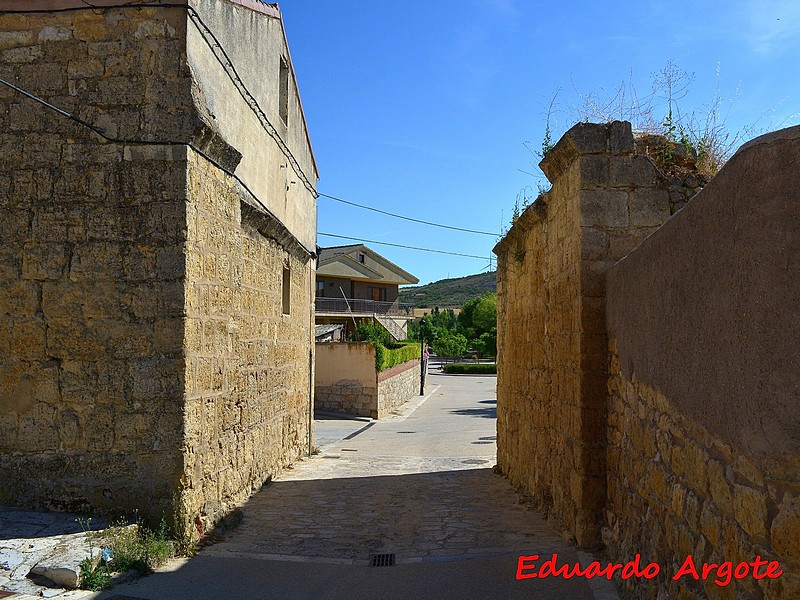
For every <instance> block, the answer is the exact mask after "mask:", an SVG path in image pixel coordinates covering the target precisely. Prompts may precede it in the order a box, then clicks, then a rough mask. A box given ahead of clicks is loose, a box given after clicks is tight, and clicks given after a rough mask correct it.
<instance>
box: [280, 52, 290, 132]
mask: <svg viewBox="0 0 800 600" xmlns="http://www.w3.org/2000/svg"><path fill="white" fill-rule="evenodd" d="M279 85H280V90H279V96H278V114H279V115H280V117H281V121H283V124H284V125H288V124H289V63H287V62H286V59H284V58H283V57H281V67H280V81H279Z"/></svg>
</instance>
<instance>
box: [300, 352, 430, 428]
mask: <svg viewBox="0 0 800 600" xmlns="http://www.w3.org/2000/svg"><path fill="white" fill-rule="evenodd" d="M419 380H420V366H419V360H411V361H408V362H405V363H403V364H401V365H397V366H394V367H392V368H391V369H387V370H385V371H381V372H380V373H378V372H376V371H375V348H374V347H373V346H372V344H370V343H367V342H351V343H346V344H317V348H316V373H315V386H314V408H316V409H321V410H329V411H334V412H342V413H347V414H351V415H358V416H362V417H371V418H373V419H383V418H385V417H386V416H388V415H389V414H390V413H391V412H392V411H393V410H396V409H397V408H398V407H400V406H401V405H402V404H403V403H405V402H406V401H408V400H409V398H411V397H412V396H414V395H416V394H417V393H419Z"/></svg>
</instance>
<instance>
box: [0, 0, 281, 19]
mask: <svg viewBox="0 0 800 600" xmlns="http://www.w3.org/2000/svg"><path fill="white" fill-rule="evenodd" d="M225 1H226V2H229V3H231V4H238V5H239V6H243V7H244V8H249V9H250V10H253V11H255V12H258V13H261V14H263V15H266V16H268V17H272V18H273V19H280V18H281V12H280V10H279V9H278V5H277V4H265V3H263V2H259V1H258V0H225ZM143 4H164V5H176V4H177V5H181V6H189V0H147V1H146V2H144V3H143ZM120 6H132V7H135V6H136V5H134V4H131V0H92V2H91V3H90V4H87V3H86V2H84V0H0V11H8V12H38V11H59V10H71V9H86V10H90V9H97V8H101V9H102V8H116V7H120Z"/></svg>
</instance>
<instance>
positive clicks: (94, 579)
mask: <svg viewBox="0 0 800 600" xmlns="http://www.w3.org/2000/svg"><path fill="white" fill-rule="evenodd" d="M90 543H94V544H96V545H97V546H99V547H100V548H99V554H100V556H99V558H100V560H99V562H97V561H95V556H96V555H95V554H94V550H93V549H92V548H91V547H90V549H89V557H88V558H86V559H85V560H84V561H83V562H81V565H80V567H81V582H80V587H81V588H82V589H85V590H92V591H98V590H102V589H104V588H105V587H107V586H108V584H109V583H110V582H111V576H112V575H113V574H114V573H124V572H125V571H129V570H130V569H135V570H137V571H139V572H140V573H148V572H150V571H152V570H153V569H156V568H158V567H160V566H161V565H163V564H164V563H165V562H167V561H168V560H169V559H170V558H173V557H174V556H179V555H184V554H188V553H189V548H188V547H187V546H185V545H182V544H180V543H179V542H176V541H175V540H173V539H172V538H171V536H170V533H169V529H168V528H167V524H166V521H165V520H163V519H162V520H161V524H160V525H159V527H158V529H156V530H152V529H150V528H148V527H146V526H145V525H142V524H140V523H137V524H134V525H126V524H122V523H121V524H117V525H112V526H111V527H109V528H108V529H106V530H105V531H101V532H97V533H95V534H93V535H92V537H91V538H90Z"/></svg>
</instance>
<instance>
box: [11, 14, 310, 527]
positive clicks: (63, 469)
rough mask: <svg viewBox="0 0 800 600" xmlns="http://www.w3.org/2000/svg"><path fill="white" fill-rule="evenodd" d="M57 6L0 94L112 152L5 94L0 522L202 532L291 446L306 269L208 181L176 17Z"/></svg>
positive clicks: (256, 208) (303, 343) (230, 151)
mask: <svg viewBox="0 0 800 600" xmlns="http://www.w3.org/2000/svg"><path fill="white" fill-rule="evenodd" d="M59 1H60V0H59ZM4 2H5V3H6V4H8V5H9V6H10V8H11V9H12V10H20V8H19V6H20V3H18V2H16V3H15V2H12V1H11V0H0V8H4V4H3V3H4ZM62 3H64V4H65V5H66V4H69V6H70V10H67V11H64V12H50V13H42V14H32V13H20V12H18V13H13V12H5V13H2V14H0V77H2V78H3V79H6V80H8V81H10V82H12V83H14V84H16V85H18V86H20V87H22V88H24V89H26V90H27V91H29V92H31V93H33V94H36V95H38V96H40V97H42V98H43V99H44V100H46V101H48V102H51V103H53V104H54V105H56V106H59V107H61V108H63V109H66V110H67V111H70V112H72V113H74V114H76V115H78V116H79V117H80V118H82V119H85V120H87V121H89V122H90V123H92V124H94V125H96V126H98V127H101V128H102V129H103V130H104V132H105V134H106V136H108V137H110V138H115V139H119V140H125V141H118V142H115V141H109V140H104V139H102V138H101V137H100V136H98V135H96V134H95V133H93V132H92V131H90V130H89V129H88V128H87V127H85V126H82V125H79V124H76V123H74V122H72V121H70V120H68V119H66V118H64V117H63V116H61V115H58V114H56V113H55V112H53V111H50V110H48V109H46V108H45V107H43V106H41V105H39V104H36V103H34V102H32V101H30V100H29V99H26V98H24V97H23V96H21V95H19V94H17V93H15V92H13V91H11V90H9V89H8V88H6V87H5V86H0V156H2V157H3V164H4V167H6V168H5V169H4V170H3V171H2V172H0V203H1V204H0V206H1V207H2V209H3V210H2V214H0V220H2V226H0V363H1V364H0V503H4V504H15V505H25V506H29V507H36V508H41V507H44V508H55V509H60V510H71V511H76V512H93V513H98V512H99V513H103V512H106V513H108V512H130V511H133V510H134V509H137V510H138V511H139V513H140V515H141V516H143V517H145V518H150V519H153V520H155V521H157V520H158V519H160V518H161V517H162V516H167V517H170V516H173V515H176V516H177V517H178V519H179V521H181V522H182V524H183V525H185V526H186V525H190V524H191V523H194V522H195V519H196V517H198V516H200V517H202V518H203V519H204V520H205V521H207V522H213V521H214V520H215V519H216V518H218V517H219V516H221V515H222V514H224V512H225V510H226V509H227V508H229V507H230V506H231V505H232V504H234V503H236V502H240V501H242V500H243V499H244V498H246V496H247V495H248V494H249V492H250V491H251V490H252V489H254V488H255V487H258V486H260V485H261V484H262V483H263V481H264V480H265V479H267V478H268V477H269V476H270V475H272V474H274V473H275V472H276V471H277V470H278V469H279V468H281V467H282V466H284V465H285V464H287V463H289V462H291V461H293V460H294V459H295V458H296V457H297V456H298V455H299V454H300V452H301V451H302V450H303V449H305V448H307V447H308V443H309V431H308V427H309V415H310V408H311V407H310V388H311V377H312V373H311V368H310V356H312V355H311V353H312V352H313V346H312V342H311V331H312V328H313V316H312V314H313V313H312V310H313V309H312V306H311V297H312V293H313V289H312V284H313V280H314V276H313V261H312V260H311V255H310V253H309V252H308V251H307V250H306V249H305V248H303V246H301V245H300V244H299V243H298V241H297V239H296V238H295V236H293V235H292V234H291V233H290V232H289V231H288V230H287V228H286V227H285V226H284V224H282V223H280V222H279V221H277V220H276V219H275V218H274V217H273V216H272V215H270V214H269V213H268V212H266V211H265V210H264V209H263V208H262V206H261V205H260V204H259V202H258V201H256V200H254V199H253V198H252V197H251V196H250V195H249V194H248V192H247V191H246V190H245V189H244V187H243V186H242V185H241V184H239V183H237V182H236V181H235V180H234V178H232V177H231V176H229V175H227V174H225V173H224V171H223V170H222V169H220V168H219V165H223V166H225V167H226V168H228V169H235V168H236V165H237V162H238V160H239V158H240V156H241V154H240V153H239V152H238V150H237V149H236V148H233V147H231V146H230V145H228V144H227V143H226V141H225V140H224V139H222V137H221V135H220V133H219V130H218V129H217V128H216V125H215V122H214V119H210V117H209V115H208V111H207V107H206V106H205V105H204V102H203V100H201V98H202V97H203V94H199V93H198V91H202V90H198V87H199V86H200V83H199V79H202V78H198V77H197V75H198V74H199V73H198V69H201V68H202V66H203V64H202V62H201V61H197V62H196V63H195V64H193V66H192V67H191V69H190V67H189V63H188V61H187V40H186V32H187V19H188V17H187V11H186V10H185V9H180V8H175V9H173V8H157V9H156V8H141V7H135V8H134V7H129V8H110V9H102V8H94V9H92V8H89V7H86V8H84V5H83V4H82V3H76V2H70V1H68V0H63V2H62ZM56 4H58V2H57V1H56V0H51V1H49V2H48V6H50V5H53V6H55V5H56ZM95 4H97V3H95ZM240 8H241V7H240ZM241 10H244V9H243V8H241ZM250 12H252V13H253V14H252V15H251V14H250ZM258 18H265V19H266V18H270V19H271V18H273V17H267V16H264V15H261V16H259V13H258V12H257V11H255V12H254V11H249V12H248V19H247V20H246V21H242V22H246V23H252V22H254V21H255V20H257V19H258ZM232 25H237V23H236V22H235V21H234V22H233V23H232ZM237 26H238V25H237ZM273 30H274V31H277V34H276V35H279V37H280V45H283V46H284V53H285V42H284V38H283V34H282V30H281V29H280V28H278V29H277V30H275V29H274V28H272V29H270V31H273ZM270 43H272V41H271V42H270ZM278 60H279V58H278V57H276V59H275V62H276V65H277V64H278ZM275 77H277V71H276V73H275ZM231 89H233V93H236V94H238V92H236V90H235V88H233V85H232V84H231ZM215 92H216V96H214V97H215V98H216V100H217V101H221V100H222V98H221V94H222V92H220V90H219V89H215ZM206 97H208V95H206ZM300 121H301V120H300V119H295V123H297V124H298V125H297V126H298V127H299V123H300ZM264 135H265V136H266V137H269V136H268V135H267V134H264ZM292 135H294V134H292ZM301 137H302V138H305V130H304V129H302V135H301ZM270 139H271V138H270ZM270 143H271V142H270ZM190 145H191V146H193V147H194V148H199V151H200V152H202V153H203V154H204V155H205V156H206V157H209V158H210V159H211V160H212V161H213V162H214V163H216V165H215V164H212V162H210V161H209V160H208V159H207V158H204V157H201V156H200V154H198V152H197V151H195V150H193V149H190V148H189V146H190ZM309 152H310V151H309ZM273 154H274V155H275V160H273V161H271V162H270V161H268V162H265V163H264V164H263V165H262V171H261V177H263V178H267V179H269V178H271V177H277V176H278V175H279V174H280V175H281V176H282V177H285V175H284V174H283V171H282V170H281V168H282V166H281V160H280V158H279V157H278V155H280V152H271V153H270V156H272V155H273ZM311 168H312V167H309V169H311ZM309 178H310V179H312V180H314V179H315V175H314V173H310V174H309ZM302 193H304V192H301V191H298V192H295V195H296V194H302ZM307 195H308V196H311V193H310V192H308V193H307ZM304 202H305V199H304ZM310 218H311V219H313V218H314V215H313V211H312V212H311V214H310ZM286 269H288V272H289V300H290V308H289V310H288V314H284V313H285V312H287V311H284V308H283V302H282V300H283V293H282V286H283V278H284V271H285V270H286ZM176 511H177V512H176Z"/></svg>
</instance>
